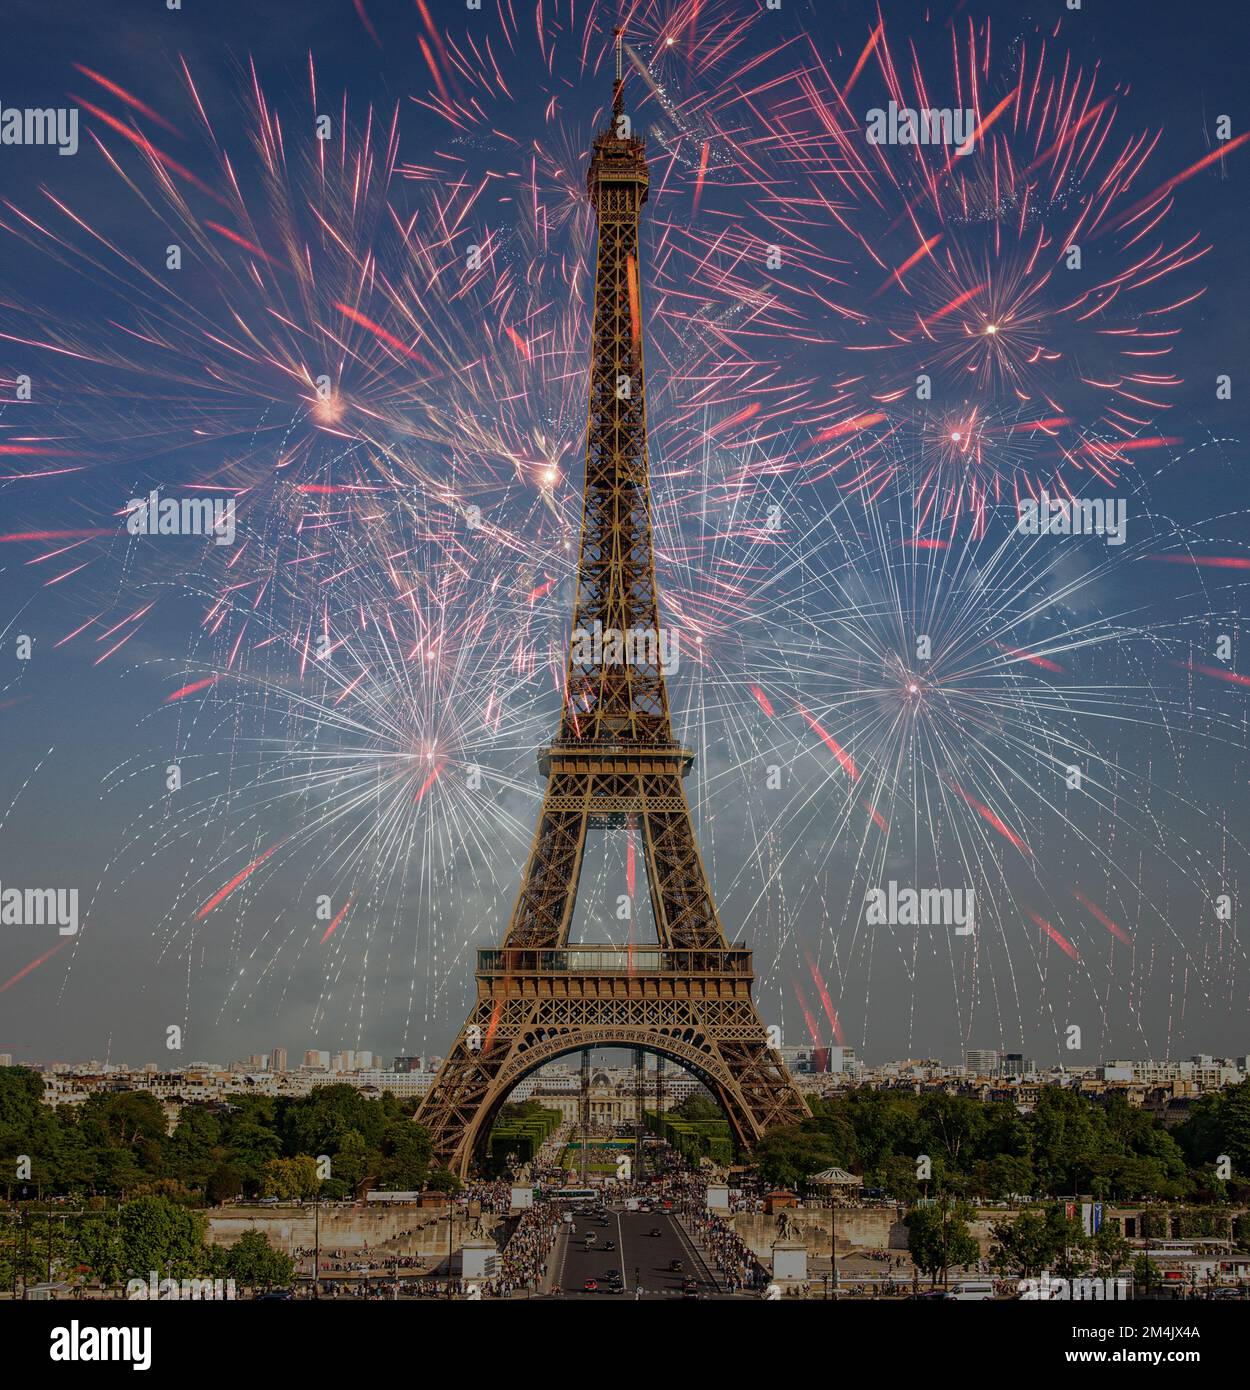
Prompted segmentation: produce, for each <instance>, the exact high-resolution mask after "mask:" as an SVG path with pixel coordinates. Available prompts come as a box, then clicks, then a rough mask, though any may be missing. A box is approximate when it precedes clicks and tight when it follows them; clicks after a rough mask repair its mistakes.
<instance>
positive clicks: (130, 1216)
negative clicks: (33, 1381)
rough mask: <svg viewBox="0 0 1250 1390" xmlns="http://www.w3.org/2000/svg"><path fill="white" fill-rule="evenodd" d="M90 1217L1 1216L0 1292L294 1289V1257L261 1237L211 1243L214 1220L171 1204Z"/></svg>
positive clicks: (134, 1204) (28, 1212)
mask: <svg viewBox="0 0 1250 1390" xmlns="http://www.w3.org/2000/svg"><path fill="white" fill-rule="evenodd" d="M88 1200H89V1201H90V1202H91V1207H90V1209H88V1210H85V1211H73V1212H68V1211H66V1210H64V1209H63V1208H61V1207H58V1206H53V1205H51V1204H49V1205H47V1206H46V1207H45V1208H43V1209H42V1210H40V1209H39V1208H38V1207H36V1206H35V1205H33V1204H31V1205H27V1206H25V1207H24V1208H23V1209H22V1210H21V1211H20V1213H19V1212H4V1213H2V1214H0V1288H6V1289H10V1290H14V1289H15V1288H16V1286H17V1283H18V1281H19V1280H21V1281H22V1282H23V1284H25V1285H29V1284H32V1283H37V1282H39V1281H40V1280H43V1279H46V1278H49V1277H51V1278H52V1279H54V1280H57V1281H63V1282H66V1283H69V1284H72V1285H81V1284H99V1285H101V1286H102V1287H105V1288H113V1287H116V1286H117V1285H119V1284H122V1283H124V1282H125V1281H126V1280H129V1279H143V1280H144V1281H148V1280H149V1279H150V1278H151V1277H152V1276H155V1277H156V1278H157V1279H158V1280H159V1279H165V1278H169V1279H178V1280H182V1279H223V1280H225V1279H233V1280H234V1283H235V1288H236V1292H237V1293H240V1294H241V1293H242V1292H243V1291H244V1290H245V1289H249V1288H270V1287H273V1286H275V1285H288V1284H290V1283H291V1281H292V1279H293V1278H294V1275H295V1264H294V1261H293V1260H292V1259H291V1257H290V1256H289V1255H287V1254H285V1253H284V1252H282V1251H279V1250H275V1249H274V1248H273V1247H272V1246H271V1245H270V1243H269V1240H268V1238H267V1237H266V1236H265V1235H264V1233H263V1232H261V1231H246V1232H244V1234H243V1235H242V1236H240V1238H239V1239H238V1240H237V1241H235V1243H234V1244H233V1245H231V1246H229V1247H225V1246H220V1245H210V1244H208V1241H207V1232H208V1218H207V1217H206V1216H205V1214H204V1213H203V1212H200V1211H196V1210H194V1209H192V1208H190V1207H187V1206H185V1205H182V1204H180V1203H178V1202H175V1201H171V1200H170V1199H169V1198H168V1197H160V1196H153V1195H148V1196H143V1197H135V1198H132V1199H131V1200H130V1201H127V1202H122V1203H120V1204H118V1205H116V1206H113V1207H108V1206H107V1205H106V1199H104V1198H94V1199H88Z"/></svg>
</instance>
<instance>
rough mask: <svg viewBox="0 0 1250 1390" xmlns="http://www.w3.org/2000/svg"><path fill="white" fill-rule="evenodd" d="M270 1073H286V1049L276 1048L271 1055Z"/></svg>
mask: <svg viewBox="0 0 1250 1390" xmlns="http://www.w3.org/2000/svg"><path fill="white" fill-rule="evenodd" d="M269 1070H270V1071H286V1048H285V1047H275V1048H274V1050H273V1051H272V1052H271V1053H270V1054H269Z"/></svg>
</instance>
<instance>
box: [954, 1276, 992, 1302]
mask: <svg viewBox="0 0 1250 1390" xmlns="http://www.w3.org/2000/svg"><path fill="white" fill-rule="evenodd" d="M993 1297H994V1285H993V1284H992V1283H991V1282H990V1281H989V1280H988V1279H965V1280H964V1281H963V1283H962V1284H956V1285H955V1287H954V1288H953V1289H952V1290H951V1298H953V1299H954V1300H955V1301H956V1302H957V1303H981V1302H984V1300H986V1299H987V1298H993Z"/></svg>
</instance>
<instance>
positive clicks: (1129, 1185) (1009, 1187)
mask: <svg viewBox="0 0 1250 1390" xmlns="http://www.w3.org/2000/svg"><path fill="white" fill-rule="evenodd" d="M812 1110H813V1112H814V1113H813V1115H812V1117H811V1118H810V1119H808V1120H804V1121H802V1123H800V1124H798V1125H793V1126H789V1127H787V1128H785V1129H781V1130H776V1131H774V1132H773V1133H772V1134H770V1135H768V1136H767V1137H766V1138H765V1139H764V1140H763V1141H762V1142H761V1143H760V1145H759V1146H758V1148H757V1150H756V1159H757V1161H758V1163H759V1166H760V1170H761V1174H762V1176H763V1177H764V1180H765V1181H766V1182H768V1183H770V1184H777V1185H782V1184H784V1185H785V1186H790V1187H793V1186H795V1185H797V1184H800V1183H802V1182H803V1181H804V1179H806V1178H808V1177H810V1176H811V1175H812V1174H813V1173H817V1172H819V1171H820V1170H821V1169H823V1168H828V1167H832V1166H835V1165H836V1166H837V1167H840V1168H846V1169H849V1170H851V1171H852V1172H855V1173H858V1174H860V1175H861V1176H862V1177H863V1179H864V1183H865V1186H866V1187H868V1188H870V1189H872V1188H877V1189H881V1190H882V1191H884V1192H885V1193H887V1194H888V1195H889V1196H890V1197H892V1198H895V1199H896V1200H898V1201H900V1202H907V1203H910V1202H914V1201H915V1200H917V1199H918V1198H919V1197H921V1196H922V1195H926V1194H932V1193H935V1192H944V1193H949V1194H952V1195H954V1196H963V1197H968V1198H973V1199H982V1200H991V1201H993V1200H1003V1199H1008V1198H1011V1197H1012V1196H1016V1195H1021V1196H1024V1195H1027V1196H1035V1197H1046V1196H1053V1197H1062V1196H1068V1197H1070V1196H1072V1194H1074V1193H1082V1194H1089V1195H1091V1196H1093V1197H1094V1198H1096V1199H1100V1200H1101V1199H1106V1200H1134V1199H1139V1198H1144V1199H1158V1200H1163V1201H1173V1202H1175V1201H1193V1202H1200V1203H1207V1202H1217V1201H1234V1202H1246V1201H1250V1082H1243V1083H1242V1084H1241V1085H1239V1086H1233V1087H1230V1088H1228V1089H1226V1090H1224V1091H1221V1092H1216V1093H1213V1094H1212V1095H1210V1096H1206V1097H1203V1098H1202V1099H1201V1100H1200V1101H1199V1102H1198V1104H1197V1105H1195V1107H1194V1110H1193V1113H1192V1115H1191V1116H1190V1118H1189V1119H1188V1120H1187V1121H1186V1123H1185V1124H1184V1125H1182V1126H1180V1127H1178V1128H1177V1129H1175V1130H1171V1131H1169V1130H1167V1129H1165V1128H1164V1127H1163V1125H1162V1124H1161V1123H1160V1122H1159V1121H1158V1120H1156V1119H1155V1118H1154V1117H1153V1116H1151V1115H1150V1114H1148V1113H1147V1112H1145V1111H1143V1110H1141V1109H1139V1108H1136V1107H1134V1106H1131V1105H1129V1103H1128V1101H1127V1100H1126V1099H1125V1098H1124V1096H1122V1095H1118V1094H1116V1093H1114V1092H1113V1093H1111V1094H1110V1095H1109V1096H1108V1097H1107V1098H1106V1100H1105V1102H1098V1101H1092V1100H1090V1099H1087V1098H1086V1097H1084V1096H1082V1095H1080V1094H1078V1093H1077V1092H1076V1091H1073V1090H1070V1089H1067V1088H1064V1087H1058V1086H1046V1087H1043V1088H1042V1091H1041V1094H1040V1097H1039V1100H1038V1103H1037V1106H1036V1108H1035V1109H1034V1110H1033V1112H1032V1113H1031V1114H1027V1115H1022V1114H1020V1113H1019V1112H1018V1111H1017V1110H1016V1107H1015V1106H1014V1105H1012V1104H1011V1103H1010V1102H1007V1101H1003V1102H992V1103H988V1104H987V1103H984V1102H982V1101H979V1100H974V1099H972V1098H969V1097H965V1096H951V1095H930V1096H916V1095H912V1094H908V1093H900V1092H893V1091H878V1090H872V1089H869V1088H867V1087H861V1088H857V1089H854V1090H851V1091H847V1092H845V1093H844V1094H841V1095H838V1096H836V1097H833V1098H831V1099H829V1100H813V1101H812ZM922 1156H927V1157H928V1158H929V1160H930V1166H931V1172H932V1177H931V1179H930V1181H929V1183H928V1184H927V1185H926V1183H925V1182H924V1181H923V1180H922V1178H921V1177H920V1173H922V1172H923V1171H924V1166H923V1165H922V1164H921V1162H920V1159H921V1157H922ZM1222 1160H1223V1161H1222Z"/></svg>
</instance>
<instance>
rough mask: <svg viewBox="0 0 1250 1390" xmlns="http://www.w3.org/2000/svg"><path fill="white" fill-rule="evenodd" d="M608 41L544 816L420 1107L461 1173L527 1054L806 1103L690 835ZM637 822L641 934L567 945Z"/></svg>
mask: <svg viewBox="0 0 1250 1390" xmlns="http://www.w3.org/2000/svg"><path fill="white" fill-rule="evenodd" d="M621 56H622V35H621V33H620V31H619V30H618V31H617V33H616V80H615V82H614V84H613V89H612V115H611V117H610V119H609V122H608V124H607V126H606V127H605V128H604V129H602V130H600V131H599V132H598V133H597V134H596V135H595V137H594V142H593V146H592V151H591V158H590V167H589V170H588V172H587V179H586V190H587V195H588V197H589V199H590V202H591V204H592V206H593V207H594V210H595V217H596V221H597V224H598V240H597V245H596V252H595V289H594V304H593V313H594V317H593V326H592V331H591V355H590V373H589V386H588V411H587V426H586V472H585V482H584V492H583V505H582V532H581V549H580V554H579V562H578V572H577V591H576V598H575V600H574V612H573V629H572V634H571V638H570V644H569V660H568V667H567V672H566V681H565V698H564V707H563V710H562V712H561V717H560V724H559V730H558V733H557V736H556V738H555V740H554V741H553V742H552V744H551V745H550V746H549V747H547V748H544V749H542V750H541V751H540V753H539V769H540V771H541V772H542V774H543V775H544V776H545V778H546V780H547V786H546V792H545V794H544V796H543V804H542V809H541V811H540V812H539V817H538V825H537V828H536V830H535V834H534V841H533V845H532V847H531V850H530V857H529V862H528V864H527V865H526V869H525V875H524V878H523V880H522V883H521V889H520V892H519V894H518V896H517V901H516V905H515V907H514V908H513V912H512V918H511V921H510V923H509V925H508V930H507V933H506V935H505V937H504V940H503V945H502V947H501V948H500V949H498V950H484V951H479V952H478V969H477V991H478V997H477V1002H476V1004H475V1006H474V1008H473V1011H472V1013H471V1014H470V1017H469V1021H468V1023H466V1025H465V1027H464V1029H463V1030H462V1031H461V1033H460V1036H459V1037H458V1038H457V1040H456V1042H455V1045H454V1046H453V1048H452V1050H451V1052H450V1053H449V1054H448V1056H447V1058H446V1060H445V1061H444V1063H443V1067H442V1070H441V1071H440V1072H439V1075H438V1077H437V1079H436V1081H435V1084H434V1086H433V1087H432V1089H431V1090H430V1092H429V1094H428V1095H427V1096H426V1098H425V1101H424V1102H423V1103H422V1106H421V1109H420V1111H419V1112H418V1115H417V1118H418V1120H419V1121H420V1122H421V1123H423V1124H425V1125H426V1126H427V1127H428V1128H429V1129H430V1132H431V1135H432V1137H433V1142H434V1151H435V1154H436V1156H437V1157H439V1158H440V1159H441V1160H442V1161H443V1162H445V1163H448V1164H449V1165H451V1166H452V1167H453V1168H454V1169H455V1171H457V1172H458V1173H459V1174H460V1175H461V1176H464V1175H466V1174H467V1173H468V1170H469V1167H470V1165H471V1163H472V1161H473V1157H474V1154H475V1153H476V1151H477V1150H478V1149H479V1148H480V1146H481V1145H482V1144H483V1143H484V1142H485V1139H486V1136H487V1134H488V1133H489V1130H490V1123H491V1121H492V1119H493V1117H494V1115H495V1113H496V1112H497V1111H498V1109H499V1107H500V1105H502V1104H503V1102H504V1100H505V1099H506V1097H507V1095H508V1093H509V1091H511V1090H512V1088H513V1087H514V1086H515V1085H516V1084H517V1082H518V1081H520V1080H521V1079H522V1078H523V1077H524V1076H526V1075H528V1074H529V1073H530V1072H531V1071H534V1070H535V1069H537V1068H538V1067H540V1066H542V1065H543V1064H544V1063H546V1062H548V1061H551V1060H552V1059H553V1058H555V1057H559V1056H562V1055H565V1054H567V1053H569V1052H574V1051H578V1050H581V1049H586V1048H590V1047H596V1046H599V1047H606V1046H619V1047H634V1048H642V1049H644V1050H647V1051H652V1052H656V1053H657V1054H658V1055H660V1056H661V1057H668V1058H671V1059H672V1060H674V1061H676V1062H677V1063H678V1064H679V1065H681V1066H684V1067H686V1068H687V1069H688V1070H690V1071H692V1072H693V1073H694V1074H695V1075H697V1076H699V1077H701V1078H702V1079H703V1081H704V1083H705V1084H706V1085H707V1086H708V1087H709V1089H710V1090H711V1091H712V1093H713V1094H714V1095H715V1096H716V1097H717V1099H718V1100H719V1101H720V1104H721V1107H722V1109H723V1110H724V1112H725V1114H726V1116H727V1118H728V1120H729V1123H730V1127H731V1129H732V1131H733V1134H734V1137H735V1140H736V1141H737V1143H738V1144H739V1146H740V1147H745V1146H748V1145H750V1144H751V1143H752V1142H754V1141H755V1140H756V1139H758V1138H759V1137H760V1135H761V1134H763V1133H764V1132H765V1131H767V1130H768V1129H770V1128H772V1127H774V1126H776V1125H779V1124H791V1123H794V1122H795V1121H797V1120H799V1119H801V1118H802V1117H803V1116H804V1115H806V1114H807V1107H806V1105H805V1104H804V1102H803V1099H802V1097H801V1096H800V1095H799V1094H798V1092H797V1091H796V1090H795V1088H794V1083H793V1082H792V1081H791V1079H790V1076H789V1074H788V1073H787V1071H786V1069H785V1065H784V1063H783V1062H782V1061H781V1058H780V1056H779V1055H778V1053H777V1052H776V1051H775V1049H774V1048H773V1047H772V1046H771V1044H770V1038H769V1036H768V1034H767V1032H766V1030H765V1028H764V1025H763V1023H762V1021H761V1020H760V1017H759V1014H758V1013H757V1011H756V1009H755V1005H754V1004H753V1003H752V1002H751V982H752V978H753V975H752V968H751V952H750V951H749V950H747V949H746V948H745V947H743V946H740V945H739V946H732V947H731V946H730V945H729V944H728V943H727V941H726V939H725V934H724V931H723V930H722V928H721V923H720V919H719V918H718V916H717V912H716V907H715V904H714V903H713V900H712V894H711V891H710V889H709V887H708V881H707V874H706V872H705V870H704V867H703V861H702V859H701V858H700V855H699V849H698V845H697V843H696V841H695V836H694V828H693V825H692V823H691V819H690V808H689V806H688V804H687V801H686V795H685V791H684V788H683V785H682V783H683V779H684V777H685V776H686V773H687V772H688V771H689V769H690V766H691V763H692V761H693V755H692V754H691V753H690V752H689V751H688V750H687V749H685V748H683V747H682V746H681V745H680V744H679V743H678V742H677V741H676V740H675V739H674V737H673V731H672V722H671V718H670V714H669V703H668V688H667V685H666V681H665V675H664V669H663V667H664V662H663V653H664V652H665V650H668V651H669V652H672V651H673V650H674V648H673V647H671V646H669V647H667V648H666V647H665V643H664V641H663V637H664V634H663V631H662V629H661V626H660V610H659V602H658V598H657V594H656V583H655V556H654V547H653V540H652V526H651V482H650V469H649V464H648V458H647V408H646V378H645V374H644V370H643V316H642V271H641V257H640V253H639V221H640V218H641V214H642V208H643V204H644V203H645V202H646V201H647V192H648V186H649V180H648V173H647V160H646V142H645V140H644V139H643V137H642V136H640V135H636V134H635V133H634V131H633V127H632V124H631V122H630V119H629V117H628V115H627V114H626V112H625V99H624V77H623V73H622V68H621ZM622 826H631V827H632V826H637V827H638V829H639V830H640V831H641V837H642V843H643V852H644V857H645V862H646V869H647V880H648V887H649V891H650V899H651V908H652V915H653V917H654V919H655V924H656V932H657V936H658V941H657V944H656V946H654V947H647V946H636V947H630V948H628V950H626V949H625V948H621V947H615V946H605V945H570V944H569V928H570V925H571V922H572V916H573V909H574V905H575V903H576V900H577V890H578V883H579V880H580V877H581V870H582V861H583V857H584V853H585V848H586V841H587V837H588V835H589V834H591V833H592V832H594V833H599V832H605V831H611V830H614V829H617V828H620V827H622Z"/></svg>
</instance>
